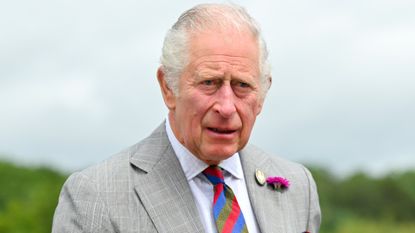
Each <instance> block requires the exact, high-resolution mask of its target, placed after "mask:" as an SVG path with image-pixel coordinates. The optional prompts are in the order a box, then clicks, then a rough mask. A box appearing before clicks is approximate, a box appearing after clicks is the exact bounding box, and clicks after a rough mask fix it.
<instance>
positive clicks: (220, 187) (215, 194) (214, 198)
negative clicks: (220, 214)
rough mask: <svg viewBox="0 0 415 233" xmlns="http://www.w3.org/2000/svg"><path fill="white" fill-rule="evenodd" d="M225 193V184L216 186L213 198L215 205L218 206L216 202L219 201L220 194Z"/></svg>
mask: <svg viewBox="0 0 415 233" xmlns="http://www.w3.org/2000/svg"><path fill="white" fill-rule="evenodd" d="M222 192H223V184H218V185H216V186H215V193H214V196H213V205H216V201H217V200H218V198H219V196H220V194H221V193H222Z"/></svg>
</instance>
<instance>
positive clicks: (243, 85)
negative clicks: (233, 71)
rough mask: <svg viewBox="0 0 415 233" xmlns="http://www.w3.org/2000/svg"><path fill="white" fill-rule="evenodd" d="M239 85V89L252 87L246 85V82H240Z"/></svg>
mask: <svg viewBox="0 0 415 233" xmlns="http://www.w3.org/2000/svg"><path fill="white" fill-rule="evenodd" d="M237 85H238V87H242V88H248V87H250V86H251V85H249V84H248V83H245V82H238V83H237Z"/></svg>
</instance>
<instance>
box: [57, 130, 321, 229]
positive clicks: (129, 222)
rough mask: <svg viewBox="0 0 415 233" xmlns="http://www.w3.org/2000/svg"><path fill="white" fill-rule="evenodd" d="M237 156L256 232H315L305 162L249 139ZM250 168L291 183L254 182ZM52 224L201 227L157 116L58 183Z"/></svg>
mask: <svg viewBox="0 0 415 233" xmlns="http://www.w3.org/2000/svg"><path fill="white" fill-rule="evenodd" d="M240 157H241V162H242V167H243V170H244V174H245V180H246V185H247V188H248V192H249V198H250V200H251V204H252V207H253V210H254V213H255V216H256V220H257V222H258V225H259V228H260V230H261V232H263V233H272V232H276V233H302V232H305V231H309V232H318V228H319V225H320V207H319V202H318V196H317V190H316V186H315V183H314V180H313V178H312V177H311V174H310V172H309V171H308V170H307V169H306V168H304V167H303V166H302V165H299V164H296V163H292V162H289V161H287V160H284V159H282V158H278V157H276V156H273V157H271V156H269V155H267V154H266V153H264V152H262V151H261V150H259V149H258V148H255V147H253V146H246V147H245V148H244V149H243V150H241V151H240ZM255 169H260V170H262V171H263V172H264V173H265V174H266V175H267V176H283V177H285V178H287V179H288V180H289V181H290V183H291V186H290V187H289V189H288V190H287V191H285V192H278V191H274V190H272V189H271V188H270V187H267V186H260V185H258V184H257V183H256V180H255V176H254V173H255ZM52 232H54V233H69V232H72V233H78V232H88V233H89V232H91V233H92V232H97V233H98V232H99V233H103V232H119V233H127V232H159V233H167V232H171V233H173V232H177V233H187V232H188V233H196V232H204V229H203V225H202V223H201V220H200V218H199V214H198V210H197V207H196V205H195V203H194V198H193V196H192V192H191V190H190V187H189V185H188V183H187V180H186V177H185V175H184V173H183V170H182V168H181V166H180V163H179V161H178V159H177V157H176V156H175V154H174V151H173V148H172V147H171V145H170V142H169V140H168V138H167V134H166V131H165V126H164V124H163V125H161V126H160V127H159V128H158V129H156V130H155V131H154V132H153V133H152V134H151V135H150V136H149V137H148V138H146V139H144V140H143V141H141V142H139V143H137V144H135V145H133V146H132V147H130V148H128V149H127V150H125V151H123V152H120V153H119V154H116V155H115V156H113V157H111V158H109V159H107V160H105V161H103V162H101V163H100V164H98V165H95V166H93V167H90V168H87V169H86V170H83V171H81V172H77V173H74V174H72V175H71V176H70V177H69V178H68V180H67V181H66V183H65V184H64V186H63V188H62V191H61V194H60V197H59V203H58V206H57V208H56V211H55V215H54V219H53V227H52Z"/></svg>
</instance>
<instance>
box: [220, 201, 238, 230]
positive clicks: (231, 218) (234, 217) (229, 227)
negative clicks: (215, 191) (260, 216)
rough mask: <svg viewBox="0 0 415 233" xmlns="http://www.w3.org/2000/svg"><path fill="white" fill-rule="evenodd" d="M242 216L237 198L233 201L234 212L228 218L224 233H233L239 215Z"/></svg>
mask: <svg viewBox="0 0 415 233" xmlns="http://www.w3.org/2000/svg"><path fill="white" fill-rule="evenodd" d="M240 214H241V209H240V208H239V205H238V201H237V200H236V198H235V196H234V197H233V199H232V211H231V213H230V214H229V216H228V219H227V220H226V222H225V225H224V226H223V229H222V233H232V230H233V226H234V225H235V223H236V220H238V217H239V215H240Z"/></svg>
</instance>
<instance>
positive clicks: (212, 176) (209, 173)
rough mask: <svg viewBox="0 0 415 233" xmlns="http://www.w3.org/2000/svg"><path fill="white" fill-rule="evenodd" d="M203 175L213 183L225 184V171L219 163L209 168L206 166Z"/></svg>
mask: <svg viewBox="0 0 415 233" xmlns="http://www.w3.org/2000/svg"><path fill="white" fill-rule="evenodd" d="M203 175H205V176H206V178H207V179H208V180H209V181H210V182H211V183H212V184H213V185H217V184H220V183H222V184H225V181H224V179H223V171H222V169H221V168H220V167H219V166H217V165H211V166H209V167H208V168H206V169H205V170H204V171H203Z"/></svg>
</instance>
